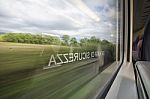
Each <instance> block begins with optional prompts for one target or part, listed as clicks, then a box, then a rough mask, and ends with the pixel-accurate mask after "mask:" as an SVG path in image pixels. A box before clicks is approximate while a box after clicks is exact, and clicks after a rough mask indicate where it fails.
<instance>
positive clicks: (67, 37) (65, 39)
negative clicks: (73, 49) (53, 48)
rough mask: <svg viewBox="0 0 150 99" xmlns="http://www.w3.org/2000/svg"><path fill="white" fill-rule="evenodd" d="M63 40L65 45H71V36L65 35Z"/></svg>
mask: <svg viewBox="0 0 150 99" xmlns="http://www.w3.org/2000/svg"><path fill="white" fill-rule="evenodd" d="M62 40H63V44H64V45H69V40H70V37H69V35H63V37H62Z"/></svg>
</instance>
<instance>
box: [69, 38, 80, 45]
mask: <svg viewBox="0 0 150 99" xmlns="http://www.w3.org/2000/svg"><path fill="white" fill-rule="evenodd" d="M70 45H72V46H77V45H78V42H77V39H76V38H75V37H73V38H71V39H70Z"/></svg>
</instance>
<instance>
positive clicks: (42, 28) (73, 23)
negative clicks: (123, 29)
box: [0, 0, 117, 40]
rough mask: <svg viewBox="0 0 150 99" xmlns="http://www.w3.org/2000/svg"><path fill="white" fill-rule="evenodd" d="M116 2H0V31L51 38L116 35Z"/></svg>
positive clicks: (103, 37) (5, 0)
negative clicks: (40, 34)
mask: <svg viewBox="0 0 150 99" xmlns="http://www.w3.org/2000/svg"><path fill="white" fill-rule="evenodd" d="M115 1H116V0H0V32H32V33H43V34H49V35H54V36H62V35H64V34H67V35H70V36H73V37H77V38H78V39H80V38H83V37H91V36H96V37H97V38H100V39H108V40H110V39H112V38H113V37H115V35H116V17H117V16H116V15H117V11H116V2H115Z"/></svg>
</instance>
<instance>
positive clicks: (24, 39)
mask: <svg viewBox="0 0 150 99" xmlns="http://www.w3.org/2000/svg"><path fill="white" fill-rule="evenodd" d="M0 41H4V42H15V43H28V44H50V45H63V46H73V47H81V48H82V49H83V50H84V51H105V54H108V55H107V56H108V57H109V58H110V60H114V59H115V44H112V43H111V42H109V41H107V40H102V41H101V40H100V39H98V38H96V37H95V36H92V37H91V38H82V39H80V41H78V40H77V39H76V38H75V37H72V38H71V37H70V36H69V35H63V36H62V38H61V39H60V38H59V37H54V36H47V35H33V34H30V33H6V34H2V35H0Z"/></svg>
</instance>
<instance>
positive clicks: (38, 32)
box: [0, 0, 120, 99]
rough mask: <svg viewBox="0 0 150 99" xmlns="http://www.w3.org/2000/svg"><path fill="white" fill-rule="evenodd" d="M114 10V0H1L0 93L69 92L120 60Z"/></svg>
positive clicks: (58, 98) (31, 96)
mask: <svg viewBox="0 0 150 99" xmlns="http://www.w3.org/2000/svg"><path fill="white" fill-rule="evenodd" d="M117 14H118V4H117V0H0V98H3V99H4V98H5V99H6V98H8V99H9V98H14V99H22V98H25V99H39V98H40V99H41V98H43V99H45V98H48V99H62V98H67V99H68V98H70V97H72V96H73V95H74V94H75V93H76V92H78V91H79V90H80V89H81V88H82V87H83V86H85V85H86V84H87V83H88V82H89V81H91V80H92V79H94V77H96V76H97V75H99V74H100V73H101V72H102V71H103V70H105V69H106V68H108V67H109V66H110V65H111V64H112V63H114V62H115V61H116V59H117V60H119V59H118V58H119V57H118V56H119V55H120V54H118V53H119V49H120V48H119V49H118V47H119V46H118V43H119V42H118V41H119V37H118V35H119V34H118V31H119V30H118V29H117V28H118V21H117V20H118V17H117ZM101 81H103V79H101ZM93 86H94V85H93ZM89 90H90V89H89Z"/></svg>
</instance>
